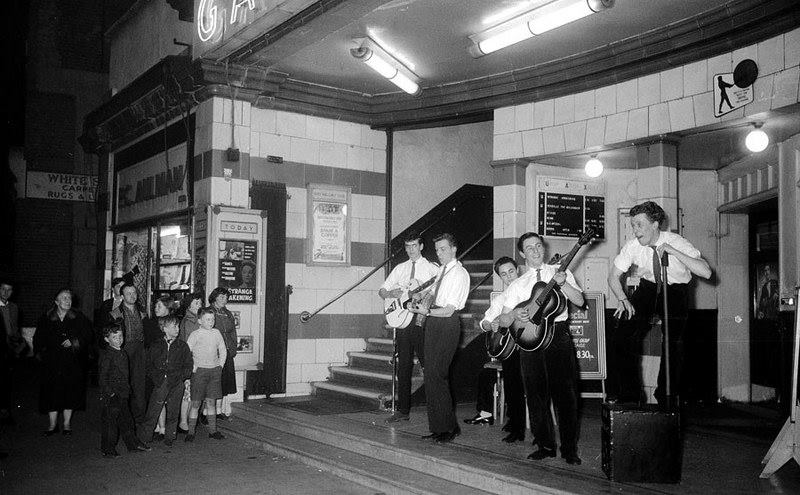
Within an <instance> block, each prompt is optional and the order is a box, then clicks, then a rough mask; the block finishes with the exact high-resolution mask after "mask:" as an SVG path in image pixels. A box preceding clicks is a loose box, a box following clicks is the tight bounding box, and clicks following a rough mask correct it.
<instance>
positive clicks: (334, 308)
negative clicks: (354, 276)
mask: <svg viewBox="0 0 800 495" xmlns="http://www.w3.org/2000/svg"><path fill="white" fill-rule="evenodd" d="M331 285H334V284H333V282H331ZM341 293H342V290H341V289H336V288H330V289H317V307H318V308H321V307H322V306H324V305H326V304H327V306H325V308H324V309H322V310H320V313H322V314H326V315H343V314H344V313H345V311H344V301H342V300H341V299H338V300H336V301H334V299H335V298H336V296H338V295H339V294H341ZM331 301H333V302H331Z"/></svg>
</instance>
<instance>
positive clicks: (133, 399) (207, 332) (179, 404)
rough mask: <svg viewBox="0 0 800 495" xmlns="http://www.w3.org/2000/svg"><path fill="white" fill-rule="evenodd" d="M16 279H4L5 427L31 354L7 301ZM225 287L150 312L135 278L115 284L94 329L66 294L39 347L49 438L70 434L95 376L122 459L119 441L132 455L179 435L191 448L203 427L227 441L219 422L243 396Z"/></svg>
mask: <svg viewBox="0 0 800 495" xmlns="http://www.w3.org/2000/svg"><path fill="white" fill-rule="evenodd" d="M12 292H13V284H12V283H11V282H10V281H5V280H0V324H2V331H3V332H2V335H4V336H5V337H6V338H2V339H0V387H2V388H1V389H0V421H13V418H12V416H11V404H12V399H11V391H10V388H8V387H9V386H10V383H11V376H10V373H11V367H12V362H13V361H14V360H15V359H17V358H18V357H20V356H21V355H23V354H27V353H28V351H29V350H30V349H29V347H30V345H29V344H27V343H26V342H25V340H24V339H23V338H22V335H21V333H20V328H19V312H18V309H17V307H16V305H15V304H14V303H13V302H11V301H10V300H9V298H10V297H11V294H12ZM227 300H228V290H227V289H225V288H217V289H214V290H213V291H212V292H211V294H210V295H209V298H208V303H209V304H208V306H207V307H205V297H204V294H202V293H199V292H198V293H192V294H188V295H186V296H185V297H183V299H182V300H176V299H175V298H173V296H172V295H169V294H164V295H161V296H159V297H158V298H156V299H155V302H154V304H153V305H152V311H151V315H148V313H147V312H146V311H145V308H144V307H142V305H141V304H140V297H139V293H138V291H137V289H136V286H135V285H134V283H133V280H132V279H131V278H115V279H113V280H112V297H111V298H109V299H107V300H105V301H103V303H102V304H101V305H100V306H99V308H98V309H97V311H95V315H94V324H92V322H90V321H89V319H88V318H87V317H86V316H84V315H83V314H82V313H81V312H80V311H79V310H78V309H76V308H74V307H73V293H72V291H71V290H70V289H69V288H62V289H60V290H59V291H58V292H57V293H56V294H55V298H54V300H53V304H52V306H51V307H50V309H49V310H47V311H46V312H45V313H44V314H43V315H42V316H41V317H40V318H39V319H38V321H37V323H36V330H35V333H34V336H33V339H32V342H31V343H32V351H33V355H34V356H35V357H36V360H37V362H38V367H39V372H40V393H39V411H40V412H41V413H42V414H47V416H48V420H49V424H48V428H47V429H46V430H45V432H44V434H45V436H52V435H54V434H56V433H58V432H59V422H58V419H59V415H60V416H61V418H62V421H61V426H60V431H61V433H62V434H63V435H71V434H72V413H73V411H76V410H84V409H85V408H86V385H87V382H88V381H89V380H88V374H89V370H90V369H91V370H93V372H94V373H96V381H97V385H98V386H99V388H100V401H101V406H102V407H101V450H102V453H103V456H106V457H117V456H118V455H119V454H118V452H117V450H116V445H117V443H118V440H119V436H120V435H121V436H122V439H123V442H124V443H125V445H126V447H127V449H128V450H129V451H149V450H150V447H149V446H148V443H149V442H153V441H163V442H164V443H165V444H166V445H167V446H170V445H172V444H173V442H174V441H175V440H176V437H177V435H178V434H183V435H185V436H184V440H185V441H186V442H192V441H193V440H194V438H195V434H196V426H197V423H198V421H200V422H202V423H203V424H205V425H206V427H207V429H208V433H209V437H210V438H214V439H222V438H224V437H223V435H222V433H220V432H219V431H218V430H217V427H216V424H217V421H218V420H225V419H227V418H228V415H229V414H230V395H232V394H235V393H236V375H235V369H234V357H235V356H236V346H237V339H236V324H235V320H234V316H233V314H232V313H231V312H230V311H229V310H228V309H227V308H226V304H227Z"/></svg>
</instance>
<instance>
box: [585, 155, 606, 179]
mask: <svg viewBox="0 0 800 495" xmlns="http://www.w3.org/2000/svg"><path fill="white" fill-rule="evenodd" d="M583 170H584V172H586V175H588V176H589V177H592V178H595V177H600V176H601V175H602V174H603V162H601V161H600V160H598V159H597V155H592V157H591V158H589V159H588V160H587V161H586V165H585V166H584V167H583Z"/></svg>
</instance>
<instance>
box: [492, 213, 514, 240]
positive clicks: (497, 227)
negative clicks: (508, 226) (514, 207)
mask: <svg viewBox="0 0 800 495" xmlns="http://www.w3.org/2000/svg"><path fill="white" fill-rule="evenodd" d="M492 229H493V230H494V237H495V238H496V239H503V238H505V237H506V233H505V231H504V230H503V212H500V211H497V210H495V211H494V213H492ZM508 237H511V232H509V233H508Z"/></svg>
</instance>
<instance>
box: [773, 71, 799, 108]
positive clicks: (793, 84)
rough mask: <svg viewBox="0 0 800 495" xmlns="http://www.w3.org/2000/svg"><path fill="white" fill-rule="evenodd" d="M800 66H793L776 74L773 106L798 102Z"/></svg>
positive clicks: (783, 105)
mask: <svg viewBox="0 0 800 495" xmlns="http://www.w3.org/2000/svg"><path fill="white" fill-rule="evenodd" d="M799 77H800V67H791V68H789V69H786V70H784V71H781V72H779V73H777V74H775V83H774V88H775V89H774V90H773V91H774V97H773V99H772V108H773V109H775V108H780V107H785V106H788V105H793V104H795V103H797V97H798V95H797V85H798V78H799Z"/></svg>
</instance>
